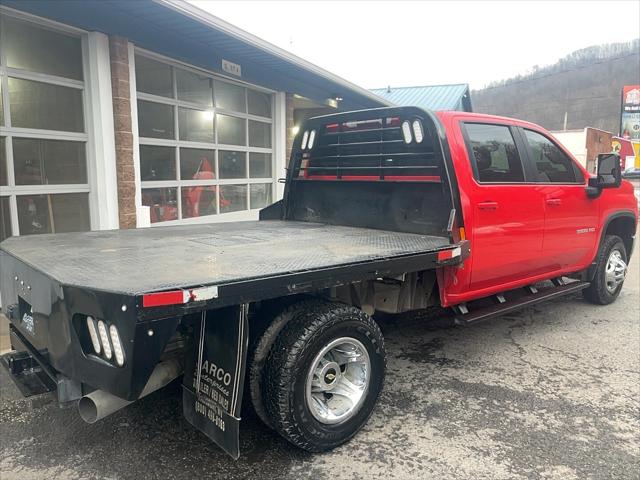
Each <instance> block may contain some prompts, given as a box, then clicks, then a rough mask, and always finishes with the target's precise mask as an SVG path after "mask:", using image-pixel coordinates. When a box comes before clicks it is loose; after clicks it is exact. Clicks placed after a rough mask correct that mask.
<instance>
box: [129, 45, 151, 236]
mask: <svg viewBox="0 0 640 480" xmlns="http://www.w3.org/2000/svg"><path fill="white" fill-rule="evenodd" d="M127 51H128V55H129V104H130V105H131V133H132V134H133V141H132V146H133V171H134V181H135V188H136V193H135V207H136V227H137V228H141V227H148V226H149V225H150V224H151V216H150V209H149V207H147V206H143V205H142V182H141V179H140V135H139V134H138V99H137V92H136V48H135V45H134V44H133V43H131V42H129V43H128V44H127Z"/></svg>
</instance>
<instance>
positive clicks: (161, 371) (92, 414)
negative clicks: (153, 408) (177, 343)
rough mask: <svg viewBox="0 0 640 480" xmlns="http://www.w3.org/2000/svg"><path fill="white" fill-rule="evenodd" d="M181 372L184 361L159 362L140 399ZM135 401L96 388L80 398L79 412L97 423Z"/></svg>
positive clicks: (86, 418)
mask: <svg viewBox="0 0 640 480" xmlns="http://www.w3.org/2000/svg"><path fill="white" fill-rule="evenodd" d="M181 373H182V363H181V362H180V361H179V360H167V361H165V362H160V363H158V364H157V365H156V368H155V369H154V370H153V372H151V376H150V377H149V381H148V382H147V384H146V385H145V387H144V390H142V393H141V394H140V396H139V397H138V400H139V399H141V398H142V397H146V396H147V395H149V394H150V393H153V392H155V391H156V390H159V389H161V388H162V387H164V386H166V385H168V384H169V383H170V382H172V381H173V380H175V379H176V378H178V377H179V376H180V374H181ZM133 402H135V400H125V399H123V398H120V397H116V396H115V395H112V394H110V393H108V392H105V391H104V390H94V391H93V392H91V393H90V394H88V395H85V396H84V397H82V398H81V399H80V401H79V402H78V412H79V413H80V417H82V419H83V420H84V421H85V422H87V423H95V422H97V421H98V420H102V419H103V418H104V417H106V416H108V415H111V414H112V413H115V412H117V411H118V410H120V409H122V408H124V407H126V406H127V405H130V404H131V403H133Z"/></svg>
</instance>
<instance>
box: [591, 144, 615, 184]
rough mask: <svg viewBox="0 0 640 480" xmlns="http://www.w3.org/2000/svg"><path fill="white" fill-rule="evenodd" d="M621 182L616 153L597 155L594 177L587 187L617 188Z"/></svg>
mask: <svg viewBox="0 0 640 480" xmlns="http://www.w3.org/2000/svg"><path fill="white" fill-rule="evenodd" d="M621 182H622V169H621V168H620V157H619V156H618V155H617V154H616V153H601V154H599V155H598V160H597V169H596V177H595V178H590V179H589V186H590V187H594V188H597V189H603V188H618V187H619V186H620V183H621Z"/></svg>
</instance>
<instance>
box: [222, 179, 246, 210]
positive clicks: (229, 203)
mask: <svg viewBox="0 0 640 480" xmlns="http://www.w3.org/2000/svg"><path fill="white" fill-rule="evenodd" d="M246 209H247V186H246V185H223V186H221V187H220V213H229V212H237V211H238V210H246Z"/></svg>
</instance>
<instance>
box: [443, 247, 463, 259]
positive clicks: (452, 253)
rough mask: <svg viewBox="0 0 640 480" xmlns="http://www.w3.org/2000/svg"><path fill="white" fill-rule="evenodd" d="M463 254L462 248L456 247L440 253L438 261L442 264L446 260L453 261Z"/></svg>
mask: <svg viewBox="0 0 640 480" xmlns="http://www.w3.org/2000/svg"><path fill="white" fill-rule="evenodd" d="M461 253H462V250H461V249H460V247H456V248H454V249H452V250H442V251H441V252H438V261H439V262H442V261H444V260H451V259H452V258H455V257H459V256H460V254H461Z"/></svg>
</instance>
